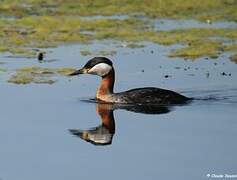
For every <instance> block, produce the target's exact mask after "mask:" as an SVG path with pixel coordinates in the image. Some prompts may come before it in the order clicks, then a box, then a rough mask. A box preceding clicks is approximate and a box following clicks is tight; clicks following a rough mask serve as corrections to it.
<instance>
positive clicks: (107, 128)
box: [69, 103, 169, 145]
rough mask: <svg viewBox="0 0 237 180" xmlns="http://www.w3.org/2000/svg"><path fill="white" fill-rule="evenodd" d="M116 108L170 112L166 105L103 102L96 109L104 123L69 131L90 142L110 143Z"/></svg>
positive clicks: (145, 111) (146, 112)
mask: <svg viewBox="0 0 237 180" xmlns="http://www.w3.org/2000/svg"><path fill="white" fill-rule="evenodd" d="M115 109H125V110H128V111H133V112H137V113H145V114H163V113H168V112H169V108H168V107H165V106H147V107H146V106H140V105H138V106H137V105H136V106H132V105H118V104H103V103H97V104H96V110H97V113H98V114H99V115H100V118H101V121H102V123H101V124H100V125H99V126H97V127H94V128H91V129H89V130H80V129H70V130H69V131H70V132H71V133H72V134H73V135H75V136H78V137H80V138H81V139H83V140H85V141H87V142H90V143H92V144H94V145H109V144H111V143H112V139H113V135H114V133H115V121H114V115H113V111H114V110H115Z"/></svg>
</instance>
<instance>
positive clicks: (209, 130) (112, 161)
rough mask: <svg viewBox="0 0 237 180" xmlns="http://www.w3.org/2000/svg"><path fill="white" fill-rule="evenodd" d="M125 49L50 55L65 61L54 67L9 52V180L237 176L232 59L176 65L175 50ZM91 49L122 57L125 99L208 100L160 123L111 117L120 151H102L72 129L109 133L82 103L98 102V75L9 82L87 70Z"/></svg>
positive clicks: (3, 154) (5, 134)
mask: <svg viewBox="0 0 237 180" xmlns="http://www.w3.org/2000/svg"><path fill="white" fill-rule="evenodd" d="M120 45H121V44H119V43H115V42H108V41H105V42H95V43H93V44H91V45H84V46H82V45H68V46H60V47H58V48H52V49H47V50H46V51H47V57H46V59H57V61H53V62H51V63H47V62H46V63H38V62H37V61H36V60H34V59H24V58H9V57H7V56H8V54H1V56H0V62H6V64H1V67H5V68H7V69H8V72H7V73H2V72H1V74H0V85H1V88H0V91H1V92H0V99H1V101H0V112H1V119H0V122H1V126H0V142H1V148H0V179H1V180H32V179H34V180H42V179H45V180H51V179H57V180H65V179H81V178H85V179H93V178H95V179H118V180H119V179H139V180H143V179H150V180H153V179H180V180H183V179H192V180H200V179H207V177H206V175H207V174H208V173H210V174H212V173H215V174H225V173H226V174H237V156H236V152H237V144H236V137H237V120H236V116H237V111H236V109H237V84H236V77H237V65H236V64H235V63H233V62H231V61H229V59H228V57H229V55H230V54H224V55H222V56H221V57H220V58H218V59H215V60H206V59H204V58H202V59H199V60H197V61H184V60H182V59H175V58H174V59H169V58H167V54H168V52H169V50H170V48H171V49H172V48H175V46H173V47H170V48H168V47H165V46H159V45H154V44H149V43H147V46H146V47H145V48H141V49H128V48H122V47H120ZM86 48H92V49H94V50H114V49H115V50H117V54H116V55H115V56H113V57H111V58H112V60H113V62H114V66H115V69H116V85H115V90H116V91H122V90H127V89H130V88H135V87H144V86H155V87H161V88H168V89H172V90H175V91H178V92H181V93H182V94H184V95H187V96H191V97H195V98H198V99H200V100H195V101H194V102H192V103H191V104H188V105H185V106H175V107H168V108H169V110H170V111H169V112H167V113H163V114H162V113H161V114H156V115H149V114H142V113H134V112H130V111H126V110H123V109H117V110H114V111H113V110H107V112H109V113H110V114H113V115H114V123H115V126H114V128H115V134H114V136H113V139H112V144H110V145H105V146H96V145H94V144H92V143H90V142H87V141H84V140H82V139H81V138H79V137H78V136H75V135H72V134H71V133H70V132H69V129H74V130H75V129H77V130H78V129H79V130H87V129H91V128H93V127H99V128H101V126H100V125H101V117H100V116H99V114H98V113H97V112H96V104H94V103H86V102H82V101H80V99H88V98H90V97H93V96H94V94H95V91H96V87H97V85H98V84H99V81H100V79H99V77H96V76H91V75H84V76H80V77H75V78H67V77H55V78H56V79H57V80H58V81H57V83H55V84H53V85H44V84H29V85H14V84H9V83H7V82H6V79H7V78H9V77H10V76H11V75H12V74H14V69H16V68H20V67H24V66H31V65H37V66H41V67H78V68H79V67H81V66H82V65H84V64H85V62H87V60H88V59H89V58H91V57H93V56H86V57H85V56H81V55H80V50H82V49H86ZM151 50H152V51H153V52H151ZM222 72H225V73H227V74H229V73H231V76H229V75H228V76H223V75H221V73H222ZM165 75H169V77H168V78H165V77H164V76H165ZM97 108H98V107H97ZM110 118H111V117H110ZM79 130H78V131H79ZM93 130H95V129H93ZM97 130H98V129H97ZM97 132H102V134H103V133H105V134H106V133H107V136H103V135H101V136H97V138H100V139H102V140H101V141H103V142H104V141H105V140H108V139H109V138H112V136H108V132H107V131H106V130H105V129H102V130H101V129H99V130H98V131H97ZM97 132H95V131H94V133H97ZM74 133H75V132H74ZM94 137H95V136H94ZM95 138H96V137H95ZM106 138H107V139H106ZM109 140H111V139H109Z"/></svg>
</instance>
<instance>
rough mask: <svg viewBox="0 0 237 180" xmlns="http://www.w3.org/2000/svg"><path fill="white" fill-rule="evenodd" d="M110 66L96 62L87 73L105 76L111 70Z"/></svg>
mask: <svg viewBox="0 0 237 180" xmlns="http://www.w3.org/2000/svg"><path fill="white" fill-rule="evenodd" d="M111 69H112V67H111V66H110V65H108V64H106V63H99V64H96V65H95V66H94V67H93V68H91V69H90V70H89V71H88V73H89V74H96V75H99V76H105V75H106V74H108V73H109V72H110V71H111Z"/></svg>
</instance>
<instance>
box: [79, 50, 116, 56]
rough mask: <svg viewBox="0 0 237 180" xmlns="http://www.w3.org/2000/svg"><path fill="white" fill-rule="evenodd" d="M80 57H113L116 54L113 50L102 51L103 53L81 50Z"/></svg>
mask: <svg viewBox="0 0 237 180" xmlns="http://www.w3.org/2000/svg"><path fill="white" fill-rule="evenodd" d="M80 53H81V55H82V56H91V55H93V56H113V55H115V54H116V53H117V52H116V51H114V50H103V51H89V50H81V51H80Z"/></svg>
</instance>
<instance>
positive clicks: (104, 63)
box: [69, 57, 191, 105]
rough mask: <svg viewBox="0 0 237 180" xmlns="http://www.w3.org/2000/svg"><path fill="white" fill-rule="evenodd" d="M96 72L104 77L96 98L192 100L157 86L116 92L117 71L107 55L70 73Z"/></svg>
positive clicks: (132, 101)
mask: <svg viewBox="0 0 237 180" xmlns="http://www.w3.org/2000/svg"><path fill="white" fill-rule="evenodd" d="M78 74H94V75H98V76H100V77H102V82H101V84H100V86H99V88H98V89H97V92H96V100H98V101H100V102H106V103H121V104H147V105H148V104H183V103H186V102H188V101H189V100H191V98H188V97H185V96H183V95H181V94H178V93H176V92H173V91H170V90H166V89H160V88H155V87H145V88H137V89H131V90H128V91H125V92H120V93H114V81H115V71H114V68H113V63H112V61H110V60H109V59H108V58H106V57H94V58H92V59H90V60H89V61H88V62H87V63H86V64H85V66H84V67H83V68H82V69H79V70H76V71H75V72H73V73H71V74H69V75H70V76H74V75H78Z"/></svg>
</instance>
